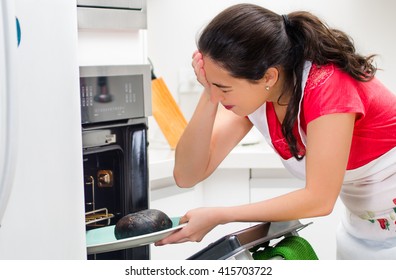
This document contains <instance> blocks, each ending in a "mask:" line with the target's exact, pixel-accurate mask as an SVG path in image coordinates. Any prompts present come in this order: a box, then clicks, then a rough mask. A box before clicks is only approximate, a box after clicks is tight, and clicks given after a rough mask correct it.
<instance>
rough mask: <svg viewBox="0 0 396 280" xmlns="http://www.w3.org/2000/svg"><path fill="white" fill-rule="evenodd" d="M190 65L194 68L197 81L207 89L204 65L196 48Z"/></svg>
mask: <svg viewBox="0 0 396 280" xmlns="http://www.w3.org/2000/svg"><path fill="white" fill-rule="evenodd" d="M192 59H193V61H192V63H191V64H192V67H193V68H194V72H195V76H197V80H198V82H199V83H200V84H201V85H202V86H203V87H204V88H205V89H206V90H208V89H209V83H208V81H207V80H206V74H205V69H204V68H203V66H204V61H203V56H202V54H201V53H200V52H199V51H198V50H196V51H195V52H194V53H193V55H192Z"/></svg>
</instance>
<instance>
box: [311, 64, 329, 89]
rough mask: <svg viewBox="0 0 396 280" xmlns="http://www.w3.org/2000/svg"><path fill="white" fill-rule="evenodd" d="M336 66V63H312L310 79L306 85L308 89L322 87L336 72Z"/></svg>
mask: <svg viewBox="0 0 396 280" xmlns="http://www.w3.org/2000/svg"><path fill="white" fill-rule="evenodd" d="M335 70H336V67H335V66H334V64H326V65H317V64H312V66H311V69H310V71H309V75H308V79H307V82H306V85H305V89H306V90H312V89H314V88H317V87H320V86H321V85H323V84H324V83H326V81H327V80H328V79H329V78H330V77H331V76H332V75H333V74H334V71H335Z"/></svg>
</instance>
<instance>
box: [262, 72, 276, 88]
mask: <svg viewBox="0 0 396 280" xmlns="http://www.w3.org/2000/svg"><path fill="white" fill-rule="evenodd" d="M278 79H279V71H278V69H277V68H275V67H270V68H268V69H267V72H265V74H264V77H263V82H264V83H265V85H266V86H269V87H273V86H274V85H275V84H276V82H277V81H278Z"/></svg>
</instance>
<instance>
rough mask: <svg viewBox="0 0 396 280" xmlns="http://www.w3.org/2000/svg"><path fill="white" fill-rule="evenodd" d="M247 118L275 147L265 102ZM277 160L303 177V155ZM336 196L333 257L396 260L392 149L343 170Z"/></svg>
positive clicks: (395, 156)
mask: <svg viewBox="0 0 396 280" xmlns="http://www.w3.org/2000/svg"><path fill="white" fill-rule="evenodd" d="M310 68H311V63H310V62H306V64H305V69H304V74H303V81H302V88H303V94H304V88H305V83H306V81H307V78H308V74H309V70H310ZM301 102H302V97H301V100H300V109H299V113H298V118H297V120H298V129H299V133H300V136H301V139H302V142H303V144H304V145H305V144H306V135H305V133H304V131H303V130H302V129H301V126H300V112H301ZM249 119H250V120H251V121H252V123H253V124H254V125H255V126H256V127H257V129H258V130H259V131H260V132H261V133H262V134H263V136H264V138H265V139H266V141H267V143H268V144H269V145H270V146H271V147H272V148H273V149H274V150H275V148H274V147H273V145H272V141H271V137H270V134H269V129H268V123H267V116H266V104H264V105H262V106H261V107H260V108H259V109H257V110H256V111H255V112H254V113H252V114H251V115H249ZM275 152H276V150H275ZM281 160H282V163H283V165H284V166H285V168H286V169H287V170H289V172H291V173H292V174H293V175H295V176H296V177H298V178H300V179H305V158H304V159H303V160H301V161H297V160H296V159H295V158H294V157H292V158H290V159H288V160H284V159H282V158H281ZM340 198H341V200H342V201H343V203H344V205H345V206H346V209H345V215H343V217H342V219H341V221H342V222H341V225H340V226H339V228H338V230H337V258H338V259H396V148H394V149H392V150H391V151H389V152H387V153H386V154H385V155H383V156H381V157H380V158H378V159H376V160H374V161H372V162H370V163H369V164H367V165H365V166H362V167H360V168H357V169H353V170H347V171H346V174H345V178H344V183H343V186H342V189H341V192H340Z"/></svg>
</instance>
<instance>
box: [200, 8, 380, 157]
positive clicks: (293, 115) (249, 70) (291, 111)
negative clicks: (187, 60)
mask: <svg viewBox="0 0 396 280" xmlns="http://www.w3.org/2000/svg"><path fill="white" fill-rule="evenodd" d="M198 49H199V50H200V52H202V53H203V54H205V55H207V56H209V57H210V58H211V59H212V60H214V61H215V62H216V63H218V64H219V65H220V66H221V67H223V68H224V69H225V70H227V71H228V72H229V73H230V75H232V76H233V77H236V78H242V79H247V80H249V81H251V82H253V83H254V82H255V81H257V80H260V79H261V78H262V77H263V76H264V74H265V72H266V71H267V69H268V68H270V67H277V66H280V67H283V69H284V72H285V86H284V90H283V93H282V96H283V95H286V94H287V95H290V99H289V103H288V104H287V106H288V107H287V113H286V116H285V119H284V121H283V123H282V132H283V135H284V136H285V138H286V141H287V143H288V145H289V148H290V150H291V152H292V154H293V156H294V157H295V158H297V159H302V157H303V156H301V155H299V151H298V147H297V140H296V138H295V136H294V135H293V132H292V131H293V126H294V124H295V122H296V119H297V114H298V107H299V100H300V98H301V95H302V88H301V82H302V74H303V67H304V63H305V61H307V60H308V61H311V62H312V63H314V64H317V65H325V64H328V63H334V64H335V65H336V66H337V67H339V68H340V69H341V70H343V71H345V72H346V73H348V74H349V75H350V76H352V77H353V78H354V79H356V80H358V81H369V80H371V79H372V78H373V77H374V75H375V72H376V70H377V69H376V67H375V66H374V65H373V64H372V60H373V57H374V56H368V57H364V56H361V55H359V54H357V53H356V50H355V47H354V43H353V41H352V39H351V38H350V37H349V36H348V35H347V34H345V33H344V32H342V31H340V30H337V29H332V28H329V27H328V26H327V25H326V24H325V23H324V22H322V21H321V20H320V19H319V18H318V17H316V16H314V15H313V14H311V13H309V12H305V11H297V12H292V13H290V14H288V15H287V16H286V15H284V16H281V15H278V14H276V13H274V12H272V11H270V10H268V9H265V8H263V7H260V6H257V5H253V4H238V5H234V6H231V7H229V8H227V9H226V10H224V11H223V12H221V13H220V14H218V15H217V16H216V17H215V18H214V19H213V20H212V21H211V22H210V23H209V24H208V25H207V26H206V27H205V29H204V30H203V31H202V33H201V35H200V37H199V39H198ZM282 96H281V97H282ZM281 97H280V98H279V100H280V99H281ZM279 100H278V103H279Z"/></svg>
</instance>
